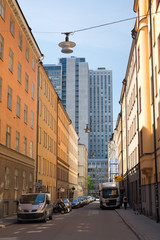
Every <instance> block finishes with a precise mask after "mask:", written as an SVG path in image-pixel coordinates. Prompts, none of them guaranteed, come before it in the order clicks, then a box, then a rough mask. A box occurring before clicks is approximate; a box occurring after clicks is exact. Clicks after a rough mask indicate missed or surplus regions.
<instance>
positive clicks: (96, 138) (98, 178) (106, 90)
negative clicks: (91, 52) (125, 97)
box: [88, 68, 113, 189]
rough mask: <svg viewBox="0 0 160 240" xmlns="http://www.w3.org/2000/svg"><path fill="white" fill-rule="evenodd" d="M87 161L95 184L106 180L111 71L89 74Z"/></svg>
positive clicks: (111, 101)
mask: <svg viewBox="0 0 160 240" xmlns="http://www.w3.org/2000/svg"><path fill="white" fill-rule="evenodd" d="M89 75H90V80H89V88H90V91H89V99H90V102H89V109H90V113H89V115H90V121H89V127H90V133H89V159H88V171H89V175H90V176H91V179H92V180H93V182H94V183H95V187H96V189H97V188H98V183H100V182H105V181H107V180H108V141H109V139H110V137H111V136H112V133H113V99H112V71H109V70H106V69H105V68H98V69H97V70H95V71H93V70H90V72H89Z"/></svg>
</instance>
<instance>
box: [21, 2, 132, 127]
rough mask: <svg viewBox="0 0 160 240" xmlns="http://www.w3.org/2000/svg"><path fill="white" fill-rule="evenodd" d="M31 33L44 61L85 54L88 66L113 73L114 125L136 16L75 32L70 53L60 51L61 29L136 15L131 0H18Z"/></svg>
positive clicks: (76, 28) (99, 23)
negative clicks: (72, 49)
mask: <svg viewBox="0 0 160 240" xmlns="http://www.w3.org/2000/svg"><path fill="white" fill-rule="evenodd" d="M18 3H19V5H20V7H21V9H22V11H23V13H24V16H25V17H26V20H27V22H28V24H29V26H30V27H31V29H32V32H33V35H34V37H35V39H36V41H37V43H38V45H39V47H40V49H41V52H42V53H43V54H44V55H45V58H44V61H43V62H44V63H52V64H57V63H58V59H59V58H61V57H70V56H75V57H85V58H86V61H87V62H88V64H89V69H92V70H96V69H97V68H98V67H105V68H106V69H107V70H112V73H113V121H114V123H113V126H114V127H115V124H116V120H117V116H118V113H119V111H120V106H119V103H118V102H119V99H120V94H121V89H122V81H123V79H124V78H125V73H126V68H127V63H128V58H129V53H130V48H131V43H132V38H131V30H132V29H133V27H134V24H135V19H133V20H130V21H126V22H122V23H117V24H111V25H108V26H104V27H100V28H94V29H91V30H87V31H82V32H77V33H74V34H73V35H71V36H70V41H74V42H75V43H76V47H75V48H74V52H73V53H72V54H62V53H61V48H60V47H59V46H58V44H59V42H62V41H64V39H65V36H64V35H62V34H61V32H70V31H71V32H72V31H76V30H79V29H83V28H87V27H92V26H97V25H101V24H106V23H112V22H115V21H119V20H123V19H128V18H131V17H136V14H135V13H134V12H133V4H134V0H121V1H120V0H112V1H109V0H80V1H75V0H68V1H66V0H45V1H42V0H32V1H31V0H27V1H26V0H18Z"/></svg>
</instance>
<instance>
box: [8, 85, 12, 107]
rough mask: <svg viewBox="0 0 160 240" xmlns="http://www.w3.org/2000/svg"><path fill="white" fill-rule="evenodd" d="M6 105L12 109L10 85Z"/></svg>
mask: <svg viewBox="0 0 160 240" xmlns="http://www.w3.org/2000/svg"><path fill="white" fill-rule="evenodd" d="M7 107H8V109H10V110H12V89H11V88H10V87H8V95H7Z"/></svg>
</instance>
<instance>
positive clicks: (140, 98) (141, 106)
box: [139, 88, 142, 113]
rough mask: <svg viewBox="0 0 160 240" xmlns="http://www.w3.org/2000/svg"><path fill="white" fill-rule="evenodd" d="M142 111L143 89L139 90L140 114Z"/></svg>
mask: <svg viewBox="0 0 160 240" xmlns="http://www.w3.org/2000/svg"><path fill="white" fill-rule="evenodd" d="M141 111H142V103H141V88H139V113H141Z"/></svg>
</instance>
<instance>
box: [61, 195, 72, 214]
mask: <svg viewBox="0 0 160 240" xmlns="http://www.w3.org/2000/svg"><path fill="white" fill-rule="evenodd" d="M63 202H64V204H65V205H66V207H67V209H68V212H70V211H72V204H71V202H70V201H69V199H68V198H67V199H64V200H63Z"/></svg>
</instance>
